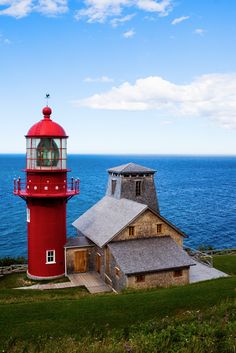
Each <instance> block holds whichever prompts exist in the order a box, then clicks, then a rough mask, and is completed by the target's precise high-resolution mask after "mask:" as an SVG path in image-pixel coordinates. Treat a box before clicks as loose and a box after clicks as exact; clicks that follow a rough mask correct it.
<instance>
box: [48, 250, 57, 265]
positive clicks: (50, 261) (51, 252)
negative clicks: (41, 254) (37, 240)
mask: <svg viewBox="0 0 236 353" xmlns="http://www.w3.org/2000/svg"><path fill="white" fill-rule="evenodd" d="M55 262H56V259H55V250H47V251H46V263H47V264H55Z"/></svg>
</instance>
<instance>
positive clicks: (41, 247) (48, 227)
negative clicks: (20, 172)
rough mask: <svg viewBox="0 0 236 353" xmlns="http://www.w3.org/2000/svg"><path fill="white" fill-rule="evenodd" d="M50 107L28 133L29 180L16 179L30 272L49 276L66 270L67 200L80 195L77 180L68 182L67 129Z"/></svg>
mask: <svg viewBox="0 0 236 353" xmlns="http://www.w3.org/2000/svg"><path fill="white" fill-rule="evenodd" d="M51 113H52V111H51V108H49V107H45V108H44V109H43V115H44V119H42V120H41V121H40V122H38V123H36V124H34V125H33V126H32V127H31V128H30V130H29V131H28V134H27V135H26V150H27V152H26V170H25V171H26V180H25V182H23V181H22V180H21V179H20V178H19V179H18V180H15V182H14V194H15V195H18V196H20V197H22V198H23V199H24V200H26V202H27V222H28V276H29V277H31V278H35V279H49V278H55V277H58V276H63V275H64V273H65V263H64V246H65V243H66V202H67V200H68V199H69V198H71V197H73V196H74V195H77V194H78V193H79V190H78V181H77V180H74V179H73V178H72V180H71V182H70V183H69V185H68V183H67V171H68V169H67V168H66V162H67V160H66V155H67V150H66V140H67V137H68V136H67V135H66V133H65V131H64V129H63V128H62V127H61V126H60V125H58V124H57V123H55V122H54V121H52V120H51V118H50V115H51Z"/></svg>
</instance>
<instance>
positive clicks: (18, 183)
mask: <svg viewBox="0 0 236 353" xmlns="http://www.w3.org/2000/svg"><path fill="white" fill-rule="evenodd" d="M17 187H18V192H19V191H20V188H21V185H20V177H19V178H18V180H17Z"/></svg>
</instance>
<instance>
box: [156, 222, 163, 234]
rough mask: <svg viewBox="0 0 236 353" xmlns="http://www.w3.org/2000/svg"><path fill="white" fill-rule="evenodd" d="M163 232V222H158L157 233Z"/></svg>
mask: <svg viewBox="0 0 236 353" xmlns="http://www.w3.org/2000/svg"><path fill="white" fill-rule="evenodd" d="M161 232H162V224H157V233H161Z"/></svg>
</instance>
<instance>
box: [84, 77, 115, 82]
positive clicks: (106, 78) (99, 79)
mask: <svg viewBox="0 0 236 353" xmlns="http://www.w3.org/2000/svg"><path fill="white" fill-rule="evenodd" d="M84 82H87V83H93V82H101V83H109V82H114V80H113V79H112V78H110V77H108V76H101V77H97V78H92V77H86V78H85V79H84Z"/></svg>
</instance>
